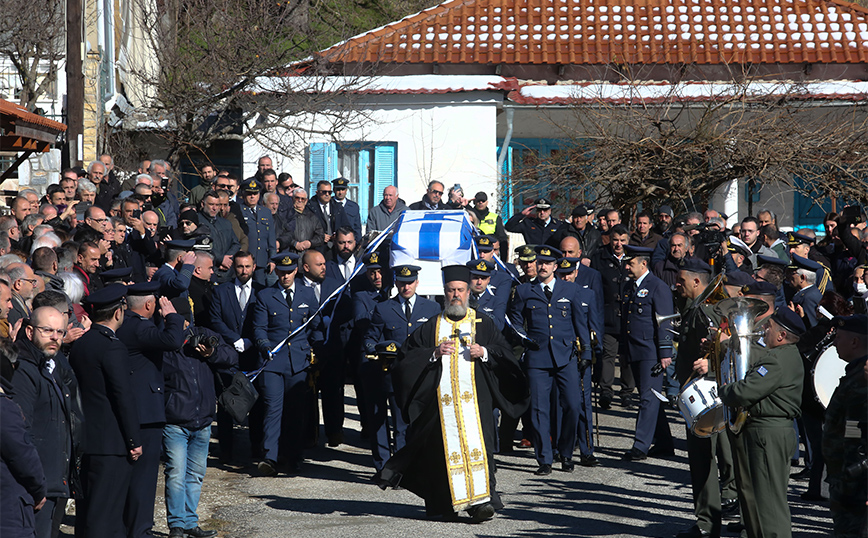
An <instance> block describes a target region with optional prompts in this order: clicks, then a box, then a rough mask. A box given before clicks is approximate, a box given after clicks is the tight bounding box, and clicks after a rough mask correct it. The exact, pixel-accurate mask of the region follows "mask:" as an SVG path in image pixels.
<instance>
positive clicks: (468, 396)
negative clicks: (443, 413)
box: [461, 390, 473, 403]
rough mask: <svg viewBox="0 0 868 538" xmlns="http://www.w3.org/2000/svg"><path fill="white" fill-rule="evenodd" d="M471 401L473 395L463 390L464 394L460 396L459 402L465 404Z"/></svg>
mask: <svg viewBox="0 0 868 538" xmlns="http://www.w3.org/2000/svg"><path fill="white" fill-rule="evenodd" d="M471 400H473V394H471V392H470V391H469V390H465V391H464V394H462V395H461V401H462V402H464V403H467V402H469V401H471Z"/></svg>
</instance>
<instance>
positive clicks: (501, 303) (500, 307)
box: [465, 259, 511, 331]
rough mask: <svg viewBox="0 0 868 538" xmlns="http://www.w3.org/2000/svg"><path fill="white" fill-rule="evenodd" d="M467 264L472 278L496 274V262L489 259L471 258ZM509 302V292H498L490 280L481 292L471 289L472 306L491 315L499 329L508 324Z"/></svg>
mask: <svg viewBox="0 0 868 538" xmlns="http://www.w3.org/2000/svg"><path fill="white" fill-rule="evenodd" d="M465 265H466V266H467V268H468V269H470V275H471V277H472V278H475V277H488V278H492V279H493V275H494V274H495V273H494V263H492V262H490V261H488V260H483V259H476V260H470V261H469V262H467V263H466V264H465ZM506 289H507V291H508V290H510V289H511V288H509V287H507V288H506ZM508 302H509V293H508V292H507V293H506V294H499V293H496V290H495V289H494V286H492V285H491V282H490V281H489V283H488V285H487V286H486V287H485V289H484V290H482V292H481V293H476V292H475V291H473V290H472V289H471V290H470V308H473V309H474V310H476V311H477V312H479V313H480V314H485V315H486V316H488V317H490V318H491V320H492V321H494V325H495V326H496V327H497V330H498V331H502V330H503V327H504V326H505V325H506V307H507V303H508Z"/></svg>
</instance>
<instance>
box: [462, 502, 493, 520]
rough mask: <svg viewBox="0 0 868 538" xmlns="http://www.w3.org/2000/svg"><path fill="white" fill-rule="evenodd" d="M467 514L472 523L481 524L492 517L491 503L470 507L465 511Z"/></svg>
mask: <svg viewBox="0 0 868 538" xmlns="http://www.w3.org/2000/svg"><path fill="white" fill-rule="evenodd" d="M467 513H468V514H469V515H470V518H471V519H472V520H473V522H474V523H482V522H483V521H488V520H489V519H491V518H493V517H494V506H492V505H491V503H485V504H480V505H478V506H471V507H470V508H468V509H467Z"/></svg>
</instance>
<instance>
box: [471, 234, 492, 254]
mask: <svg viewBox="0 0 868 538" xmlns="http://www.w3.org/2000/svg"><path fill="white" fill-rule="evenodd" d="M473 240H474V241H476V249H477V250H478V251H479V252H491V251H492V250H494V240H492V238H491V236H490V235H480V236H477V237H475V238H474V239H473Z"/></svg>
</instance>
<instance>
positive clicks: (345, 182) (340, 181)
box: [332, 177, 350, 189]
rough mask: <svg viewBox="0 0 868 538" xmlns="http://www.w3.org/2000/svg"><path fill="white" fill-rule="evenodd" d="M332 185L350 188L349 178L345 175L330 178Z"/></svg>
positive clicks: (338, 187)
mask: <svg viewBox="0 0 868 538" xmlns="http://www.w3.org/2000/svg"><path fill="white" fill-rule="evenodd" d="M332 187H334V188H335V189H348V188H350V180H349V179H347V178H345V177H339V178H335V179H333V180H332Z"/></svg>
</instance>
